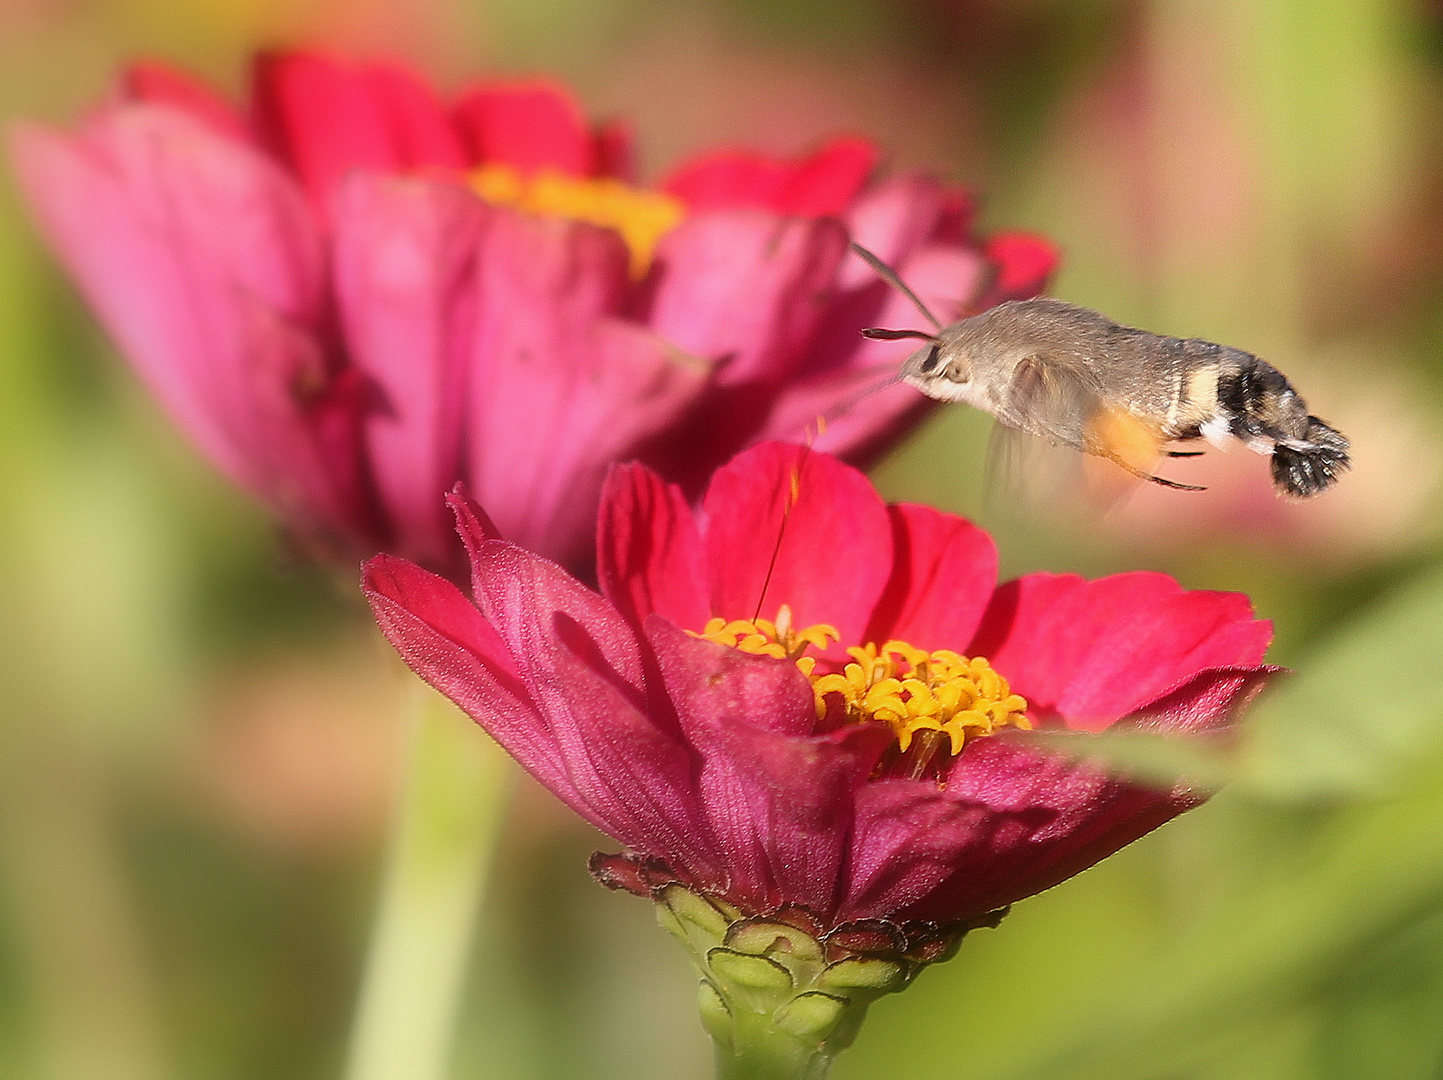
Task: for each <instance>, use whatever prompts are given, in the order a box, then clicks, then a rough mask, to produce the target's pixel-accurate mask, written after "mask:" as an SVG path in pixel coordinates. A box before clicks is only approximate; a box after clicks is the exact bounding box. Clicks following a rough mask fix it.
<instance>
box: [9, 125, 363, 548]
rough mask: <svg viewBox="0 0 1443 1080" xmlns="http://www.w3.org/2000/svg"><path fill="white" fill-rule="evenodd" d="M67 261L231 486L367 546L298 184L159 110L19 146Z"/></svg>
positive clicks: (311, 228)
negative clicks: (321, 521)
mask: <svg viewBox="0 0 1443 1080" xmlns="http://www.w3.org/2000/svg"><path fill="white" fill-rule="evenodd" d="M12 152H13V155H14V157H15V160H16V164H17V166H18V169H19V172H20V177H21V182H22V185H23V186H24V188H25V190H26V192H27V194H28V196H29V198H30V201H31V203H32V205H33V206H34V207H35V210H36V213H37V216H38V218H39V219H40V223H41V225H42V227H43V228H44V230H45V232H46V234H47V236H48V238H49V239H50V241H51V243H52V244H53V246H54V247H55V249H56V251H57V252H58V253H59V255H60V258H61V259H62V261H63V262H64V263H65V264H66V266H67V267H68V269H69V270H70V271H71V273H72V274H73V275H74V276H75V278H76V280H77V283H78V284H79V286H80V288H81V290H82V291H83V292H84V293H85V294H86V297H87V298H88V299H89V300H90V302H91V304H92V306H93V307H94V308H95V309H96V311H97V313H98V314H99V316H100V319H101V321H102V322H103V323H105V325H106V326H107V328H108V329H109V330H110V332H111V333H112V334H113V335H114V336H115V337H116V339H117V340H118V342H119V343H120V346H121V348H122V349H123V350H124V351H125V353H126V355H127V356H128V357H129V358H130V360H131V361H132V362H133V363H134V364H135V366H136V367H137V369H138V370H139V371H140V373H141V375H142V376H143V377H144V379H145V380H146V382H147V383H148V384H149V385H150V386H151V388H152V390H153V391H154V392H155V394H156V395H157V397H158V398H159V399H160V400H161V402H162V403H163V404H164V406H165V407H166V408H167V410H169V411H170V412H171V413H172V414H173V415H174V416H175V417H176V419H177V421H178V422H179V423H180V424H181V426H182V427H183V428H185V430H186V431H187V433H188V434H189V435H190V436H191V437H192V438H194V439H195V440H196V442H197V443H198V444H199V445H200V446H201V448H202V450H203V451H204V452H205V453H206V454H207V455H208V456H210V457H211V458H212V460H214V461H216V463H217V464H218V465H220V467H221V468H222V469H223V470H224V471H226V472H227V473H228V474H230V475H231V476H232V477H233V478H235V479H236V480H237V481H238V482H239V483H241V484H242V485H244V486H245V487H247V488H249V489H250V490H252V491H254V492H255V493H256V494H258V495H261V496H262V497H264V498H266V499H268V500H270V501H271V502H272V503H273V504H274V505H279V506H282V507H283V508H286V509H294V508H295V507H306V508H308V511H309V514H310V515H311V516H315V515H319V516H320V517H323V518H326V519H329V521H330V523H331V525H332V526H333V527H336V528H340V529H357V528H363V527H365V526H364V520H365V516H366V511H365V507H364V503H363V499H362V497H361V494H360V490H359V486H358V485H359V476H358V474H357V470H356V465H357V460H356V454H355V445H354V432H353V431H350V432H348V431H347V428H348V427H349V423H348V421H347V419H346V415H347V410H346V409H345V407H344V397H345V393H346V390H345V387H344V386H342V385H341V384H340V383H338V382H337V381H336V380H335V379H334V376H333V373H332V372H331V371H330V369H329V366H328V361H327V359H326V356H325V354H324V352H323V350H322V346H321V341H320V339H319V337H318V333H319V326H320V324H321V321H322V318H323V310H324V307H323V306H324V295H325V293H324V288H325V270H324V265H323V262H322V258H323V256H322V250H321V243H320V238H319V236H318V234H317V231H316V227H315V224H314V221H313V219H312V217H311V215H310V213H309V211H308V209H307V207H306V205H305V203H304V200H303V199H302V197H301V194H300V192H299V191H298V190H297V189H296V188H295V186H294V184H293V183H292V182H291V181H290V180H289V179H288V178H287V177H285V176H284V175H283V174H282V173H281V172H280V171H279V170H278V169H277V168H276V167H275V166H274V165H273V164H272V163H271V162H270V161H268V160H267V159H266V158H265V157H264V156H262V155H261V154H259V153H258V152H256V151H255V150H253V149H251V148H249V147H247V146H244V145H242V144H239V143H237V142H236V141H234V140H232V139H230V138H226V137H223V136H220V135H217V134H215V132H214V131H213V129H211V128H210V127H209V126H208V125H207V124H204V123H202V122H201V121H199V120H196V119H195V118H193V117H192V116H191V115H189V114H188V113H183V112H180V111H178V110H175V109H173V108H170V107H168V106H153V105H130V106H125V107H122V108H118V109H110V110H103V111H101V112H99V113H97V114H95V115H94V116H93V117H92V119H91V121H90V123H89V124H88V125H87V127H86V129H85V130H84V132H83V133H82V134H81V135H79V136H77V137H74V138H71V137H66V136H61V135H58V134H54V133H50V132H47V131H44V130H43V129H38V128H22V129H19V130H17V131H16V132H15V133H14V136H13V138H12Z"/></svg>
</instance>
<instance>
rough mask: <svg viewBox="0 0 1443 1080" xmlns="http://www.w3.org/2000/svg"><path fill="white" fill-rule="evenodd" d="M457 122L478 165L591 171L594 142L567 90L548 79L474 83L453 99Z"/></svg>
mask: <svg viewBox="0 0 1443 1080" xmlns="http://www.w3.org/2000/svg"><path fill="white" fill-rule="evenodd" d="M455 116H456V123H457V124H458V126H459V127H460V129H461V131H462V134H463V135H464V137H465V139H466V142H467V146H468V148H469V149H470V152H471V160H472V161H473V162H475V163H477V164H482V165H491V164H496V165H510V166H511V167H512V168H515V169H518V170H520V171H521V172H522V173H525V174H530V173H534V172H538V171H541V170H544V169H554V170H556V171H557V172H560V173H564V174H565V175H567V176H590V175H592V173H593V172H594V171H595V169H596V145H595V143H594V142H593V139H592V134H591V131H590V128H589V127H588V126H587V123H586V117H585V114H583V113H582V111H581V106H580V105H578V104H577V102H576V99H575V98H574V97H572V95H571V93H570V91H568V90H567V89H566V88H565V87H564V86H562V85H560V84H559V83H554V82H550V81H548V80H539V79H538V80H530V81H527V82H518V83H509V84H498V83H489V84H486V85H483V86H478V87H476V88H475V89H473V90H471V91H469V92H468V93H465V94H463V95H462V96H461V99H460V100H459V101H458V102H457V103H456V109H455Z"/></svg>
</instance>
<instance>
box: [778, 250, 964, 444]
mask: <svg viewBox="0 0 1443 1080" xmlns="http://www.w3.org/2000/svg"><path fill="white" fill-rule="evenodd" d="M853 262H857V263H860V262H861V260H860V259H858V258H857V257H856V255H851V256H849V259H848V261H847V263H844V267H845V266H850V265H851V264H852V263H853ZM862 265H863V267H864V268H865V269H866V271H867V273H868V274H869V275H871V279H872V280H871V284H870V285H867V286H863V287H861V288H859V289H853V290H851V291H849V292H847V293H844V294H841V295H839V296H838V297H837V298H836V300H835V301H834V302H833V303H832V305H831V306H830V307H829V308H828V310H827V314H826V316H825V317H824V318H823V320H822V325H821V327H820V329H819V331H818V333H817V337H816V340H815V341H814V343H813V344H812V345H811V346H810V355H809V357H808V360H807V364H806V370H807V371H809V372H811V373H812V374H809V375H807V376H805V377H803V378H800V379H798V380H796V381H794V382H791V383H790V384H788V385H787V386H785V387H783V388H782V391H781V393H780V394H779V395H778V397H777V399H776V402H775V404H774V405H773V406H772V410H771V414H770V415H769V416H768V417H767V421H766V426H765V427H764V428H763V429H762V432H761V433H760V435H759V437H760V438H770V439H783V440H786V441H788V442H801V441H806V440H807V439H808V437H809V436H810V434H811V433H813V432H818V434H816V436H815V438H813V439H812V440H811V445H812V446H813V447H814V448H815V449H817V450H822V451H824V452H826V453H829V454H837V455H840V456H842V457H845V458H846V459H847V460H848V461H851V462H854V463H858V464H865V463H867V462H869V461H871V460H873V459H874V458H875V457H876V456H877V455H878V454H880V453H881V452H882V451H883V450H885V449H887V447H888V446H889V445H890V444H891V443H892V442H893V441H894V440H895V439H896V438H897V436H899V435H900V434H901V433H902V432H904V431H906V430H907V429H908V428H910V427H911V425H912V424H914V423H915V422H916V421H917V420H918V419H919V418H920V416H921V414H923V413H924V412H926V411H928V410H929V409H930V408H931V407H932V406H931V405H929V403H928V400H927V399H926V398H923V396H922V395H921V394H920V393H918V392H917V391H916V390H913V389H912V388H911V387H908V386H902V385H900V384H898V385H892V386H888V383H889V381H890V380H892V379H893V377H894V376H895V375H896V374H897V372H898V370H900V368H901V366H902V361H903V360H905V359H906V358H907V356H908V355H909V354H910V353H911V352H912V351H913V350H914V349H915V348H916V342H909V341H867V340H865V339H863V338H862V336H861V331H862V329H863V328H864V327H867V326H886V327H893V328H898V327H900V328H907V327H915V328H925V329H930V326H929V325H928V324H927V322H926V320H925V318H924V317H923V316H922V315H921V314H920V313H919V312H918V311H917V309H916V308H914V307H913V306H912V304H911V302H910V301H909V300H907V298H906V297H904V296H902V295H901V294H899V293H898V292H897V291H896V290H894V289H892V288H891V287H890V286H888V285H887V284H886V282H884V281H881V280H878V279H877V277H876V275H875V273H874V272H873V271H872V270H871V268H870V267H866V266H865V264H862ZM898 270H899V273H900V274H901V276H902V279H903V280H904V281H906V282H907V284H908V286H909V287H910V288H912V290H913V291H914V292H917V293H918V294H919V295H920V296H921V297H922V300H923V302H924V303H925V304H927V306H928V308H929V309H930V310H931V311H932V312H933V313H934V314H936V315H937V317H938V318H939V319H942V320H945V321H950V320H954V319H956V318H958V317H960V315H961V314H962V312H963V308H964V306H965V304H966V303H967V301H968V300H969V299H970V298H971V297H973V296H974V295H975V294H976V292H977V291H978V290H979V289H980V288H981V287H982V279H983V276H984V270H985V264H984V262H983V259H982V257H981V256H980V255H978V254H977V252H975V251H973V250H971V249H969V248H963V247H944V246H938V245H929V246H926V247H923V248H921V249H920V250H918V251H917V252H916V253H914V254H913V255H912V256H911V257H910V258H908V259H907V260H906V261H905V262H903V263H902V264H901V265H900V266H899V267H898ZM819 418H821V419H820V420H819Z"/></svg>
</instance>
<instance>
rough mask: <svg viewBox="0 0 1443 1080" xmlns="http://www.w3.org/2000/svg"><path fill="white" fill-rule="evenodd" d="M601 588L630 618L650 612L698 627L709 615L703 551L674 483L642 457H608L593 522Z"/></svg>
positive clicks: (637, 619)
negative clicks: (613, 460) (621, 461)
mask: <svg viewBox="0 0 1443 1080" xmlns="http://www.w3.org/2000/svg"><path fill="white" fill-rule="evenodd" d="M596 563H597V578H598V579H599V580H600V582H601V591H602V593H603V594H604V595H605V596H606V598H607V599H608V600H610V601H611V602H612V604H614V605H615V606H616V607H617V609H618V610H619V611H620V612H621V613H622V614H623V615H624V616H626V618H627V621H629V622H630V623H631V624H632V625H633V626H637V627H640V626H641V624H642V621H643V620H644V619H645V618H646V617H647V616H648V615H651V614H658V615H662V616H664V617H666V618H667V619H670V620H671V621H672V622H673V623H675V624H676V625H677V626H680V627H682V628H683V629H689V630H700V629H701V628H702V627H704V626H705V625H706V622H707V620H708V619H709V618H710V617H711V599H710V596H709V595H708V583H707V573H706V552H705V549H704V548H703V547H702V541H701V536H700V534H699V533H698V532H697V527H696V521H695V520H694V519H693V518H692V513H691V508H690V507H689V506H688V505H687V502H686V497H685V496H684V495H683V494H682V492H681V489H680V488H678V487H677V486H676V485H674V484H668V483H666V481H664V480H662V478H661V477H659V476H657V475H656V473H654V472H652V471H651V470H650V469H648V468H647V467H646V466H644V465H616V466H613V467H612V470H611V472H610V474H609V475H608V476H607V478H606V486H605V488H603V490H602V495H601V516H600V518H599V520H598V522H597V538H596Z"/></svg>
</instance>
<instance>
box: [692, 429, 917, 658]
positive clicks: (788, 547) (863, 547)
mask: <svg viewBox="0 0 1443 1080" xmlns="http://www.w3.org/2000/svg"><path fill="white" fill-rule="evenodd" d="M703 509H704V512H705V515H706V544H707V557H708V563H709V565H710V570H711V596H712V611H713V612H714V613H715V614H717V615H720V616H722V617H723V618H727V619H751V618H754V617H756V616H757V615H761V616H763V617H765V618H769V619H770V618H775V617H776V614H777V611H778V609H779V608H780V607H781V605H783V604H786V605H788V606H790V608H791V610H792V621H793V625H796V626H809V625H812V624H814V623H830V624H832V625H833V626H835V627H836V628H837V629H838V630H839V631H840V632H841V640H842V642H843V643H844V644H855V643H857V642H859V641H861V640H862V635H863V632H864V631H865V630H866V627H867V623H868V622H869V620H870V618H871V614H872V609H873V608H874V607H875V606H876V604H877V601H878V599H879V598H880V597H881V595H882V590H883V588H884V587H885V586H886V583H887V579H888V577H889V576H890V575H891V572H892V528H891V524H890V522H889V521H888V518H887V510H886V507H885V506H884V505H883V503H882V500H881V498H880V497H879V496H878V495H877V492H876V491H875V490H874V489H873V487H872V485H871V484H870V483H869V482H868V480H867V478H866V477H865V476H863V475H862V474H861V473H859V472H857V471H856V470H855V469H852V468H850V467H848V466H846V465H843V464H842V463H841V462H839V461H837V460H836V459H835V458H830V457H827V456H825V455H822V454H815V453H812V452H810V451H808V450H805V449H803V448H802V447H798V446H788V445H785V444H783V443H763V444H762V445H761V446H757V447H754V448H753V449H751V450H747V451H744V452H743V453H741V454H739V455H737V457H735V458H734V459H733V460H732V461H731V463H730V464H728V465H726V466H725V467H724V468H722V469H721V470H719V471H718V472H717V474H716V475H715V476H714V477H713V478H712V482H711V486H710V487H709V488H708V489H707V493H706V499H705V502H704V504H703Z"/></svg>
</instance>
